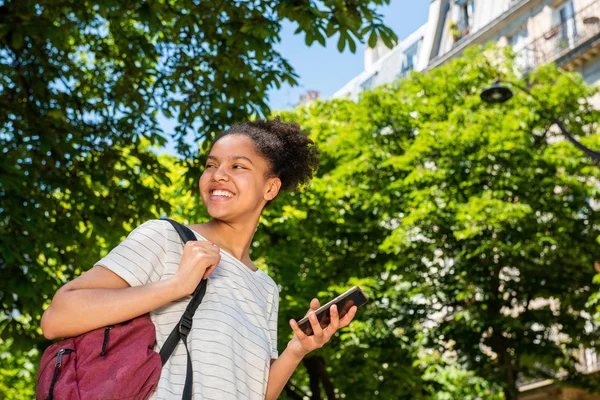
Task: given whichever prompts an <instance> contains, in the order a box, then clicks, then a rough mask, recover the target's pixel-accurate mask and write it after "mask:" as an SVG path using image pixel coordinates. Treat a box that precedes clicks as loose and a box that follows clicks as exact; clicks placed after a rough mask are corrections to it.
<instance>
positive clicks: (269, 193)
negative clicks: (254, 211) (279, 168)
mask: <svg viewBox="0 0 600 400" xmlns="http://www.w3.org/2000/svg"><path fill="white" fill-rule="evenodd" d="M265 187H266V191H265V196H264V197H265V200H267V201H271V200H273V199H274V198H275V197H277V195H278V194H279V189H281V180H280V179H279V178H269V180H268V181H267V183H266V186H265Z"/></svg>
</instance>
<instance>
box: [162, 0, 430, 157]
mask: <svg viewBox="0 0 600 400" xmlns="http://www.w3.org/2000/svg"><path fill="white" fill-rule="evenodd" d="M390 3H391V4H390V5H389V6H382V7H381V8H380V13H381V14H383V16H384V23H385V24H386V25H387V26H389V27H390V28H391V29H392V30H393V31H394V32H395V33H396V35H398V39H399V40H402V39H404V38H406V37H407V36H408V35H410V34H411V33H413V32H414V31H416V30H417V29H418V28H419V27H420V26H421V25H423V24H424V23H426V22H427V17H428V13H429V3H430V0H392V1H391V2H390ZM295 29H296V28H295V26H294V25H293V24H291V23H289V22H284V24H283V29H282V32H281V42H280V43H279V44H278V45H277V49H278V50H279V52H280V53H281V54H282V55H283V56H284V57H285V58H286V59H287V60H288V61H289V62H290V64H291V65H292V67H293V68H294V69H295V71H296V74H298V76H299V78H298V86H296V87H293V88H292V87H289V86H287V85H285V86H283V87H282V88H281V89H279V90H273V91H271V92H269V99H268V100H269V101H268V104H269V106H270V107H271V109H272V110H286V109H291V108H293V106H294V105H295V104H296V103H297V102H298V99H299V96H300V94H304V93H306V91H307V90H317V91H319V93H320V95H319V97H320V98H322V99H323V98H324V99H328V98H330V97H331V95H332V94H333V93H335V92H336V91H337V90H338V89H340V88H341V87H342V86H344V85H345V84H346V83H348V82H349V81H350V80H351V79H352V78H354V77H355V76H357V75H358V74H360V73H361V72H362V71H363V67H364V46H363V45H361V44H358V45H357V46H356V53H354V54H353V53H351V52H350V51H349V50H348V49H347V48H346V50H344V52H342V53H340V52H339V51H338V49H337V41H336V39H335V37H336V36H333V37H332V38H330V39H329V40H328V41H327V43H326V46H325V47H323V46H321V45H320V44H318V43H316V42H315V43H314V44H313V45H312V46H311V47H308V46H306V44H305V42H304V35H294V31H295ZM158 122H159V124H160V126H161V128H162V129H163V132H164V133H165V137H167V139H168V143H167V144H166V145H165V146H164V147H163V148H161V149H157V152H158V153H163V152H164V153H170V154H173V155H174V154H175V153H176V152H175V148H174V143H173V140H172V134H173V132H174V128H175V124H176V123H177V121H176V120H175V119H171V120H169V119H166V118H164V116H162V115H161V114H160V113H159V116H158ZM192 136H193V135H188V140H190V141H192V140H193V138H192Z"/></svg>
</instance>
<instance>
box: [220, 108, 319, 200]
mask: <svg viewBox="0 0 600 400" xmlns="http://www.w3.org/2000/svg"><path fill="white" fill-rule="evenodd" d="M236 134H237V135H246V136H247V137H249V138H250V139H251V140H252V141H253V142H254V144H255V145H256V149H257V150H258V153H259V154H260V155H262V156H263V157H264V158H265V159H266V160H267V161H268V162H269V163H270V167H271V168H270V170H271V171H270V176H276V177H278V178H279V179H280V180H281V190H282V191H296V190H298V189H300V188H302V187H303V186H304V185H306V184H308V183H309V182H310V180H311V179H312V177H313V173H315V172H316V171H317V168H318V167H319V150H318V148H317V146H316V145H315V143H314V142H313V141H312V140H311V139H309V138H308V136H307V134H306V133H305V132H303V131H302V129H301V128H300V126H299V125H298V124H297V123H295V122H283V121H281V119H280V118H279V117H275V118H274V119H272V120H257V121H251V122H245V123H243V124H238V125H233V126H232V127H231V128H229V129H228V130H226V131H224V132H221V133H220V134H219V135H217V137H216V138H215V140H214V142H213V143H212V144H213V145H214V144H215V143H216V142H217V141H218V140H219V139H221V138H223V137H225V136H228V135H236ZM211 149H212V145H211Z"/></svg>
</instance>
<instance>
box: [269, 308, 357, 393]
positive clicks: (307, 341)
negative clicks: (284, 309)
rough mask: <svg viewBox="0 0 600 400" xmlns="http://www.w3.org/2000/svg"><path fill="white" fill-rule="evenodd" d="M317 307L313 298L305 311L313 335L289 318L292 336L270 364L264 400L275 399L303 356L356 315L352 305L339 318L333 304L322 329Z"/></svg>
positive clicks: (327, 339)
mask: <svg viewBox="0 0 600 400" xmlns="http://www.w3.org/2000/svg"><path fill="white" fill-rule="evenodd" d="M318 308H319V301H318V300H317V299H313V300H312V301H311V302H310V309H309V310H308V313H307V315H308V316H309V321H310V324H311V326H312V329H313V332H314V335H312V336H306V335H305V334H304V332H302V331H301V330H300V328H299V327H298V323H297V322H296V321H294V320H290V326H291V328H292V330H293V331H294V337H293V338H292V340H290V342H289V343H288V345H287V348H286V349H285V351H284V352H283V353H282V354H281V356H280V357H279V358H278V359H277V360H275V361H274V362H273V363H272V365H271V369H270V371H269V381H268V384H267V394H266V395H265V399H266V400H276V399H277V397H279V395H280V394H281V391H282V390H283V388H284V387H285V385H286V383H287V382H288V380H289V379H290V377H291V376H292V374H293V373H294V370H295V369H296V367H297V366H298V364H300V361H302V359H303V358H304V356H306V355H307V354H308V353H310V352H311V351H313V350H315V349H318V348H320V347H322V346H323V345H324V344H325V343H327V342H329V339H331V337H332V336H333V335H334V334H335V332H337V330H338V329H340V328H343V327H345V326H347V325H348V324H349V323H350V321H352V318H354V316H355V315H356V306H353V307H352V308H351V309H350V311H348V313H347V314H346V315H345V316H344V317H343V318H342V319H340V318H339V315H338V311H337V307H336V306H335V305H333V306H332V307H331V309H330V312H331V323H330V324H329V325H328V326H327V327H326V328H325V329H322V328H321V326H320V325H319V321H318V320H317V317H316V315H315V310H317V309H318Z"/></svg>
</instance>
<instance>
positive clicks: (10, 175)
mask: <svg viewBox="0 0 600 400" xmlns="http://www.w3.org/2000/svg"><path fill="white" fill-rule="evenodd" d="M387 2H388V0H367V1H363V0H361V1H359V0H341V1H340V0H335V1H330V0H326V1H319V2H315V1H302V2H289V1H284V2H282V1H268V0H265V1H202V2H198V1H191V0H184V1H172V0H149V1H141V0H134V1H114V0H112V1H110V0H109V1H101V2H93V1H82V2H78V1H62V0H61V1H43V0H42V1H7V2H2V3H1V5H0V121H1V122H0V124H1V125H0V149H1V150H0V151H1V153H0V154H1V155H0V271H1V274H2V277H3V279H2V280H1V281H0V319H1V320H0V332H1V334H2V337H3V338H6V337H14V343H12V345H11V346H13V348H20V349H29V348H31V347H32V346H34V345H35V344H36V342H37V341H38V340H39V337H40V332H39V329H38V324H39V317H40V314H41V312H42V304H44V303H46V302H47V301H48V300H49V299H50V296H51V295H52V294H53V293H54V291H55V290H56V289H57V287H59V286H60V285H61V284H63V283H65V282H66V281H67V280H69V279H72V278H73V277H74V276H76V275H78V274H80V273H81V272H82V271H84V270H86V269H87V268H89V267H90V266H91V265H93V263H94V262H95V261H96V260H97V259H98V258H99V256H100V254H101V253H102V252H103V251H105V250H106V246H107V245H109V246H110V245H114V244H115V243H116V242H117V241H118V240H119V238H120V237H122V235H123V234H124V233H125V232H126V231H127V229H128V228H129V227H130V226H132V225H136V224H138V223H140V222H142V221H143V220H145V219H148V218H150V217H152V216H153V215H155V214H156V212H160V210H165V211H164V212H169V211H168V210H169V207H170V205H169V199H167V198H165V197H161V196H160V188H161V187H165V186H169V180H168V179H167V176H166V174H167V170H166V168H165V166H164V165H162V164H161V163H160V162H159V161H158V159H157V157H156V154H155V153H154V152H152V151H148V150H147V146H146V147H144V146H141V143H142V142H149V143H150V144H152V145H154V146H162V145H164V144H165V143H166V139H167V138H166V137H165V134H164V132H161V128H160V124H159V120H160V118H162V117H166V118H176V119H177V122H178V123H177V126H176V129H175V136H174V138H173V140H174V141H175V143H177V146H176V147H177V152H178V153H179V155H180V156H182V158H181V160H182V161H181V162H182V163H185V164H187V165H188V167H190V168H187V169H186V170H185V172H187V173H189V175H190V179H192V178H194V177H197V176H198V174H199V168H197V166H198V165H199V162H198V160H199V158H200V157H201V153H200V149H199V146H194V147H193V148H190V146H189V145H188V144H187V143H189V142H190V140H188V141H186V140H184V138H185V137H186V135H191V136H192V138H194V139H195V140H196V143H203V144H208V143H209V141H210V139H211V137H212V135H213V134H214V133H215V132H217V131H218V130H220V129H222V128H224V127H225V126H227V125H229V124H231V123H233V122H239V121H243V120H245V119H247V118H248V117H250V116H251V115H265V114H268V112H269V109H268V107H267V104H266V93H267V91H268V90H269V89H271V88H273V87H278V86H280V85H281V84H282V83H289V84H295V79H296V75H295V73H294V70H293V68H292V66H291V65H289V63H288V62H287V61H286V60H285V59H284V58H283V57H282V56H281V54H280V53H279V52H278V51H277V50H276V49H275V47H274V46H275V44H276V43H278V42H279V40H280V36H279V35H280V31H281V27H282V24H283V23H284V22H285V21H287V22H288V23H292V24H294V25H296V26H297V33H298V34H301V35H304V37H305V39H306V43H307V44H309V45H310V44H312V43H313V42H314V41H317V42H319V43H321V44H325V38H326V37H331V36H333V35H337V40H338V43H339V48H340V50H343V49H344V48H345V47H346V46H348V47H349V48H350V49H351V50H354V49H355V48H356V44H355V42H356V41H362V40H363V38H376V37H377V36H382V37H383V38H384V39H385V41H386V42H387V43H388V44H389V45H391V44H392V43H393V41H394V40H395V36H394V34H393V33H392V32H391V31H390V30H389V29H388V28H387V27H385V26H384V25H383V24H382V19H381V18H382V17H381V15H380V14H378V13H377V11H376V9H377V6H379V5H382V4H385V3H387ZM188 139H189V138H188ZM140 176H146V177H149V178H150V179H148V180H141V179H139V177H140Z"/></svg>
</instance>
